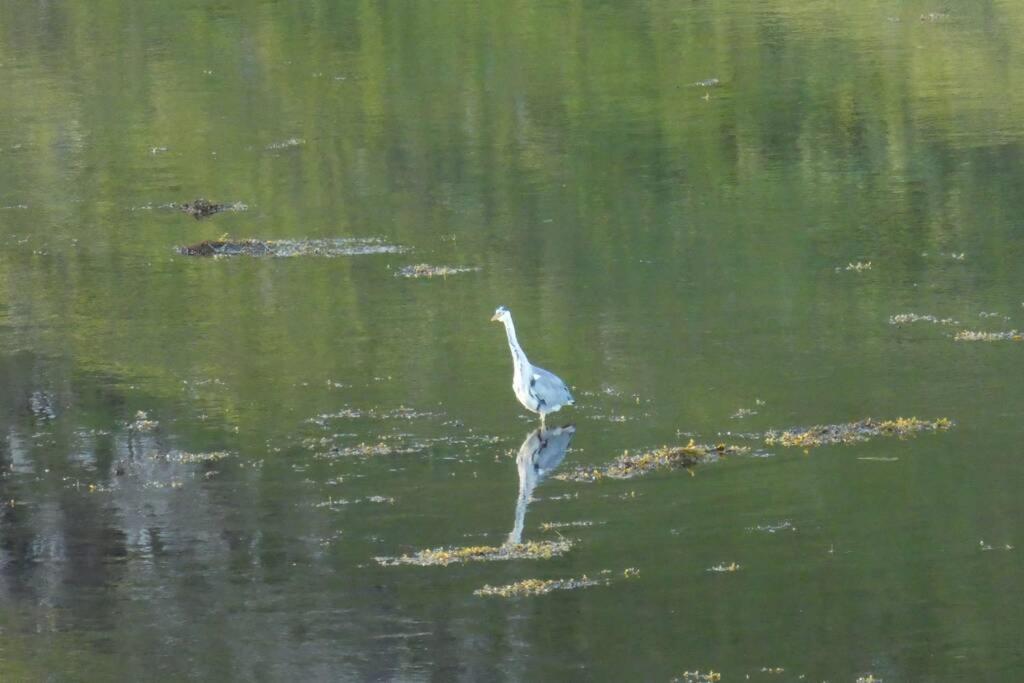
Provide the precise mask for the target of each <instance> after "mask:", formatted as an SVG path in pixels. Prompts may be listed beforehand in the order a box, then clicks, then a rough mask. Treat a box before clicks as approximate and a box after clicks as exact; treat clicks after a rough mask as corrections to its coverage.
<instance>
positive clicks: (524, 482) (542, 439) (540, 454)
mask: <svg viewBox="0 0 1024 683" xmlns="http://www.w3.org/2000/svg"><path fill="white" fill-rule="evenodd" d="M575 433H576V427H574V426H572V425H565V426H564V427H538V428H537V429H535V430H533V431H532V432H530V433H529V434H527V435H526V440H525V441H523V445H522V446H520V447H519V453H518V455H516V468H517V469H518V470H519V500H518V501H517V502H516V521H515V526H514V527H513V528H512V533H510V534H509V535H508V543H522V542H523V522H524V521H525V519H526V508H527V506H528V505H529V504H530V499H531V497H532V496H533V490H534V489H535V488H537V485H538V484H540V483H541V482H542V481H543V480H544V479H545V478H546V477H547V476H548V475H549V474H551V473H552V472H553V471H555V469H557V468H558V466H559V465H560V464H561V463H562V460H563V459H565V452H566V450H568V448H569V444H570V443H571V442H572V437H573V435H574V434H575Z"/></svg>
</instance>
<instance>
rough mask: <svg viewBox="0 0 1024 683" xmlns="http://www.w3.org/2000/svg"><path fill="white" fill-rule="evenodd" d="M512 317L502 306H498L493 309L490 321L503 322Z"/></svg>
mask: <svg viewBox="0 0 1024 683" xmlns="http://www.w3.org/2000/svg"><path fill="white" fill-rule="evenodd" d="M511 319H512V314H511V313H509V310H508V309H507V308H505V307H504V306H498V307H497V308H496V309H494V315H492V316H491V322H498V323H503V322H506V321H508V320H511Z"/></svg>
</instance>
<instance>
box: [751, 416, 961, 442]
mask: <svg viewBox="0 0 1024 683" xmlns="http://www.w3.org/2000/svg"><path fill="white" fill-rule="evenodd" d="M952 426H953V421H952V420H950V419H948V418H945V417H940V418H939V419H937V420H919V419H917V418H916V417H898V418H896V419H895V420H873V419H871V418H870V417H869V418H867V419H864V420H861V421H860V422H848V423H846V424H835V425H814V426H813V427H797V428H794V429H787V430H785V431H781V432H776V431H770V432H767V433H766V434H765V435H764V442H765V444H767V445H769V446H790V447H798V448H811V447H814V446H830V445H833V444H839V443H860V442H862V441H867V440H868V439H872V438H874V437H876V436H898V437H900V438H906V437H908V436H912V435H914V434H917V433H918V432H944V431H946V430H947V429H949V428H950V427H952Z"/></svg>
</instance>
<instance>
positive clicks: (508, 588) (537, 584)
mask: <svg viewBox="0 0 1024 683" xmlns="http://www.w3.org/2000/svg"><path fill="white" fill-rule="evenodd" d="M639 575H640V570H639V569H637V568H636V567H627V568H626V569H625V570H624V571H623V572H622V578H623V579H627V580H628V579H634V578H636V577H637V576H639ZM611 583H612V572H611V570H610V569H602V570H601V574H600V577H598V578H596V579H592V578H590V577H588V576H587V575H586V574H584V575H583V576H581V577H580V578H578V579H576V578H572V579H523V580H522V581H516V582H515V583H510V584H506V585H504V586H491V585H486V586H484V587H483V588H478V589H477V590H475V591H473V595H480V596H494V597H499V598H521V597H530V596H534V595H544V594H546V593H551V592H552V591H566V590H574V589H576V588H589V587H591V586H607V585H609V584H611Z"/></svg>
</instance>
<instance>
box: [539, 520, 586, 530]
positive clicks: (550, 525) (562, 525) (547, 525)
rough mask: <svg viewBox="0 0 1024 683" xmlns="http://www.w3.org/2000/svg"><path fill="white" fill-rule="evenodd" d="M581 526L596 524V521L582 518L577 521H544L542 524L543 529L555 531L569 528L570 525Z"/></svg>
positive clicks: (541, 528)
mask: <svg viewBox="0 0 1024 683" xmlns="http://www.w3.org/2000/svg"><path fill="white" fill-rule="evenodd" d="M581 526H594V523H593V522H591V521H589V520H580V521H577V522H544V523H543V524H541V525H540V530H541V531H554V530H555V529H567V528H569V527H581Z"/></svg>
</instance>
